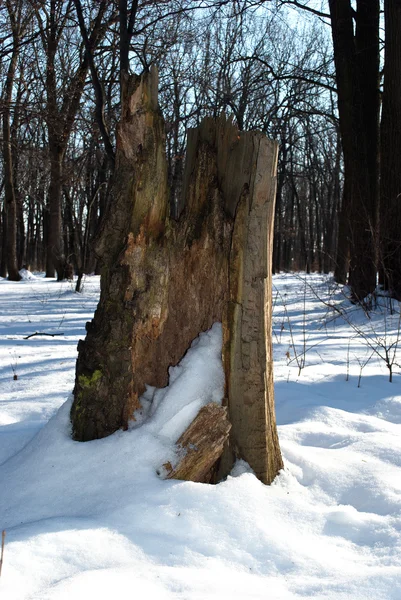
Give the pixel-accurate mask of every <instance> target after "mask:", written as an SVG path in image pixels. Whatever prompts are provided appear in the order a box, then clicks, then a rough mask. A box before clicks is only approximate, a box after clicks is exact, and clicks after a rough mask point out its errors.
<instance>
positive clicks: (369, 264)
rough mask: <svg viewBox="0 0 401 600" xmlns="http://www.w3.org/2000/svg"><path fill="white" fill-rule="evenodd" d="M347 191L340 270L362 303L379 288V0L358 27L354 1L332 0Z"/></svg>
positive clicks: (367, 6) (364, 8)
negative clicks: (347, 267)
mask: <svg viewBox="0 0 401 600" xmlns="http://www.w3.org/2000/svg"><path fill="white" fill-rule="evenodd" d="M329 6H330V15H331V24H332V36H333V46H334V62H335V66H336V78H337V89H338V109H339V116H340V130H341V140H342V147H343V154H344V177H345V193H344V197H343V207H342V210H341V216H340V226H339V235H340V238H339V245H338V259H337V270H336V273H337V275H338V277H339V279H341V280H343V279H344V273H345V269H346V262H347V243H346V242H345V239H346V237H348V244H349V257H350V264H349V284H350V287H351V291H352V296H353V299H354V300H355V301H358V302H362V301H363V300H364V298H365V297H366V296H367V295H368V294H369V293H371V292H372V291H373V290H374V289H375V287H376V246H377V238H376V228H377V209H378V125H379V8H380V7H379V1H378V0H358V2H357V10H356V13H355V19H356V32H355V35H354V29H353V16H354V13H353V9H352V7H351V3H350V1H349V0H347V1H346V0H344V1H341V2H339V1H336V0H330V1H329Z"/></svg>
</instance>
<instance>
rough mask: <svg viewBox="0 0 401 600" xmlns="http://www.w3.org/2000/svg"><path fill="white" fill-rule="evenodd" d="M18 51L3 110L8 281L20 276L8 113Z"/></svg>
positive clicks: (11, 71)
mask: <svg viewBox="0 0 401 600" xmlns="http://www.w3.org/2000/svg"><path fill="white" fill-rule="evenodd" d="M17 59H18V50H17V49H15V50H14V51H13V53H12V56H11V59H10V65H9V67H8V72H7V80H6V86H5V95H4V108H3V160H4V198H5V205H6V225H7V234H6V256H7V258H6V261H7V271H8V279H10V280H11V281H19V280H20V279H21V275H20V274H19V270H18V260H17V199H16V194H15V181H14V167H13V151H12V145H11V123H10V112H11V108H10V107H11V102H12V95H13V84H14V77H15V71H16V68H17Z"/></svg>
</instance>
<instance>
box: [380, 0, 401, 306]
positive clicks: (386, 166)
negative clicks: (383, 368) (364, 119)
mask: <svg viewBox="0 0 401 600" xmlns="http://www.w3.org/2000/svg"><path fill="white" fill-rule="evenodd" d="M384 17H385V33H386V38H385V67H384V87H383V109H382V121H381V180H380V181H381V187H380V237H381V265H380V266H381V267H382V269H383V274H384V284H385V286H386V288H387V289H388V290H389V291H390V293H391V294H392V295H393V296H394V297H395V298H397V299H398V300H401V241H400V240H401V238H400V231H401V200H400V194H401V106H400V98H401V46H400V36H401V1H400V0H386V1H385V3H384Z"/></svg>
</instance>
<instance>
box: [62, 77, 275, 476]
mask: <svg viewBox="0 0 401 600" xmlns="http://www.w3.org/2000/svg"><path fill="white" fill-rule="evenodd" d="M157 79H158V78H157V71H156V70H155V69H153V70H152V71H151V72H150V73H147V74H144V75H142V76H141V77H135V76H134V77H132V78H131V80H130V81H129V93H128V94H127V96H126V102H125V105H124V106H123V111H122V118H121V122H120V124H119V126H118V129H117V152H116V170H115V181H114V186H113V194H112V200H111V203H110V205H109V208H108V212H107V215H106V219H105V221H104V225H103V229H102V232H101V235H100V237H99V240H98V242H97V244H96V246H95V250H96V252H97V254H98V256H99V257H100V258H101V260H102V271H101V296H100V301H99V305H98V308H97V310H96V313H95V316H94V318H93V321H92V322H91V323H88V324H87V336H86V339H85V341H81V342H80V343H79V345H78V350H79V355H78V360H77V368H76V381H75V388H74V403H73V406H72V410H71V419H72V425H73V436H74V438H75V439H77V440H81V441H85V440H90V439H94V438H101V437H104V436H106V435H109V434H110V433H113V432H114V431H116V430H117V429H119V428H120V427H123V428H126V427H127V425H128V421H129V419H132V418H133V412H134V410H135V409H137V408H139V397H140V396H141V394H142V393H143V392H144V391H145V384H148V385H152V386H156V387H164V386H165V385H166V384H167V383H168V368H169V366H171V365H176V364H177V363H178V362H179V360H180V359H181V358H182V356H183V355H184V354H185V352H186V350H187V349H188V348H189V346H190V344H191V342H192V341H193V340H194V339H195V338H196V337H197V335H198V334H199V333H200V332H201V331H205V330H207V329H209V328H210V327H211V326H212V324H213V323H214V322H216V321H222V322H223V331H224V347H223V361H224V368H225V373H226V396H227V397H226V400H225V404H226V405H227V407H228V414H229V419H230V422H231V424H232V430H231V434H230V440H229V442H228V443H227V444H226V449H225V452H224V456H223V460H222V463H221V465H220V469H219V472H220V476H221V477H223V476H224V475H226V474H227V472H228V471H229V469H230V468H231V464H232V461H233V459H234V458H235V456H238V457H241V458H244V459H245V460H246V461H247V462H249V464H250V466H251V467H252V468H253V470H254V471H255V473H256V474H257V476H258V477H259V478H260V479H261V480H262V481H264V482H266V483H270V482H271V481H272V480H273V478H274V477H275V475H276V474H277V472H278V470H279V469H280V468H281V467H282V461H281V455H280V449H279V445H278V440H277V433H276V424H275V417H274V393H273V378H272V355H271V254H272V231H273V215H274V200H275V170H276V162H277V144H276V143H274V142H270V141H269V140H267V138H265V136H263V135H262V134H261V133H259V132H247V133H242V132H239V131H238V129H237V127H236V126H235V125H233V123H232V122H231V120H227V119H226V117H225V116H224V115H222V116H221V117H220V118H219V119H211V118H207V119H205V120H204V121H203V122H202V123H201V125H200V126H199V127H198V128H196V129H192V130H189V132H188V146H187V154H186V164H185V171H184V180H183V186H182V187H183V194H182V201H181V204H180V207H179V209H180V210H179V218H178V220H177V221H175V220H173V219H171V218H170V217H169V215H168V206H169V201H168V189H167V166H166V157H165V138H164V124H163V119H162V116H161V114H160V112H159V109H158V103H157Z"/></svg>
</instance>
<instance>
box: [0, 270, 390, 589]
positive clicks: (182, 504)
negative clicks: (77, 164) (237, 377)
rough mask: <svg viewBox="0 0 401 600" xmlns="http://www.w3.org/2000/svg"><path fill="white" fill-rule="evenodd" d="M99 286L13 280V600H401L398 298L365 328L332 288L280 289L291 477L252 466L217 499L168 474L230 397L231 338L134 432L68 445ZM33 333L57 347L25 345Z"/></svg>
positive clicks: (285, 446) (4, 377) (2, 324)
mask: <svg viewBox="0 0 401 600" xmlns="http://www.w3.org/2000/svg"><path fill="white" fill-rule="evenodd" d="M98 286H99V280H98V278H97V277H87V278H86V281H85V287H84V292H83V294H75V293H74V291H73V286H72V284H71V283H66V282H65V283H57V282H56V281H53V280H46V279H44V278H42V277H36V278H34V279H32V278H31V279H29V278H26V279H25V280H24V281H22V282H20V283H11V282H8V281H5V280H0V381H1V394H0V529H4V530H6V544H5V549H4V563H3V570H2V575H1V579H0V597H1V600H3V599H4V600H8V599H19V600H22V599H28V598H29V599H43V600H44V599H52V600H56V599H57V600H61V599H68V600H70V599H78V600H79V599H81V598H82V599H84V598H85V599H91V598H95V599H96V600H98V599H99V600H101V599H106V598H107V599H109V598H110V597H118V598H121V599H124V598H140V599H141V600H142V599H144V598H152V599H153V598H154V599H160V600H162V599H182V600H198V599H199V600H203V599H205V600H206V599H208V600H209V599H216V600H217V599H218V600H222V599H238V600H240V599H241V600H242V599H248V598H249V599H264V600H265V599H266V600H267V599H272V600H287V599H293V598H299V599H300V598H303V599H308V598H313V599H321V600H323V599H327V600H328V599H330V600H331V599H333V600H334V599H335V600H341V599H348V600H358V599H368V598H369V599H370V598H371V599H374V600H380V599H383V600H399V599H401V510H400V509H401V378H400V375H399V372H400V368H399V367H398V366H396V364H395V363H397V362H400V363H401V347H400V349H399V352H398V353H399V356H397V352H396V354H395V358H393V353H394V351H397V350H398V334H399V315H398V314H397V313H396V312H395V314H393V315H391V311H390V310H387V309H385V308H384V305H385V299H383V298H379V300H380V304H381V306H378V307H377V308H376V309H375V310H374V311H373V312H372V313H371V314H370V315H368V316H367V315H365V314H364V313H363V311H362V310H361V309H356V308H355V307H352V306H351V305H350V304H349V303H348V302H347V301H346V299H345V298H344V296H343V295H342V293H341V290H339V289H337V288H335V287H334V285H333V283H332V281H331V280H330V279H329V278H327V277H322V276H318V275H312V276H308V277H307V278H305V277H299V276H296V275H279V276H276V277H275V278H274V293H273V300H274V322H273V329H274V356H275V382H276V408H277V422H278V426H279V437H280V443H281V448H282V452H283V456H284V463H285V469H284V470H283V472H282V473H281V474H280V476H279V477H278V478H277V479H276V481H275V482H274V484H273V485H272V486H270V487H267V486H264V485H262V484H261V483H260V482H259V481H258V480H257V479H256V478H255V477H254V475H253V474H252V473H251V472H250V471H249V469H248V468H247V466H246V465H245V464H242V463H240V464H237V465H236V467H235V469H234V471H233V473H232V476H231V477H229V478H228V479H227V481H224V482H223V483H221V484H219V485H216V486H211V485H203V484H196V483H190V482H179V481H165V480H162V479H160V477H159V476H158V475H157V470H158V469H159V468H160V466H161V465H162V464H163V462H166V459H168V458H169V457H170V458H171V457H172V455H171V453H172V444H171V442H172V440H174V439H176V438H177V437H178V436H179V434H180V433H181V431H182V429H183V428H185V426H186V424H187V423H188V422H189V421H190V420H191V419H192V418H193V416H194V414H196V412H197V410H198V409H199V407H200V406H202V404H204V403H205V402H208V401H210V400H214V401H220V399H221V394H222V371H221V365H220V362H219V358H218V357H219V351H220V350H219V347H220V343H221V330H220V327H219V325H215V326H214V328H213V329H212V331H211V332H209V333H207V334H204V335H202V336H200V338H199V339H198V340H197V341H196V342H195V343H194V345H193V348H192V349H191V351H190V352H188V353H187V355H186V356H185V359H184V361H183V363H182V364H181V365H180V366H178V367H176V368H175V369H172V371H171V378H170V382H171V383H170V387H169V388H168V389H167V390H163V391H155V390H153V389H149V390H148V391H147V394H146V398H145V401H144V411H143V412H144V414H143V415H142V416H141V419H139V421H137V426H134V427H132V428H131V429H130V430H129V431H127V432H124V433H123V432H117V433H116V434H114V435H113V436H111V437H109V438H107V439H104V440H98V441H93V442H89V443H85V444H80V443H78V442H74V441H72V440H71V438H70V424H69V408H70V403H71V399H70V394H71V391H72V387H73V382H74V366H75V358H76V344H77V340H78V339H79V338H80V337H83V336H84V334H85V330H84V326H85V322H86V321H87V320H89V319H90V318H91V315H92V314H93V311H94V309H95V306H96V302H97V297H98ZM333 306H336V307H337V308H333ZM393 309H396V311H398V306H395V307H393ZM343 311H345V312H344V317H345V318H343V316H342V315H341V312H343ZM393 312H394V311H393ZM35 332H42V333H43V332H45V333H52V334H58V335H55V336H54V337H50V336H34V337H30V338H29V339H24V338H25V337H27V336H28V335H30V334H32V333H35ZM400 346H401V343H400ZM386 350H387V351H388V355H389V361H390V362H391V361H393V362H394V375H393V383H389V381H388V379H389V377H388V376H389V370H388V368H387V367H386V364H385V361H384V360H383V359H382V358H380V356H379V354H381V355H382V356H383V357H384V358H385V354H386ZM378 353H379V354H378ZM360 376H361V378H360ZM358 383H359V387H358Z"/></svg>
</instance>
